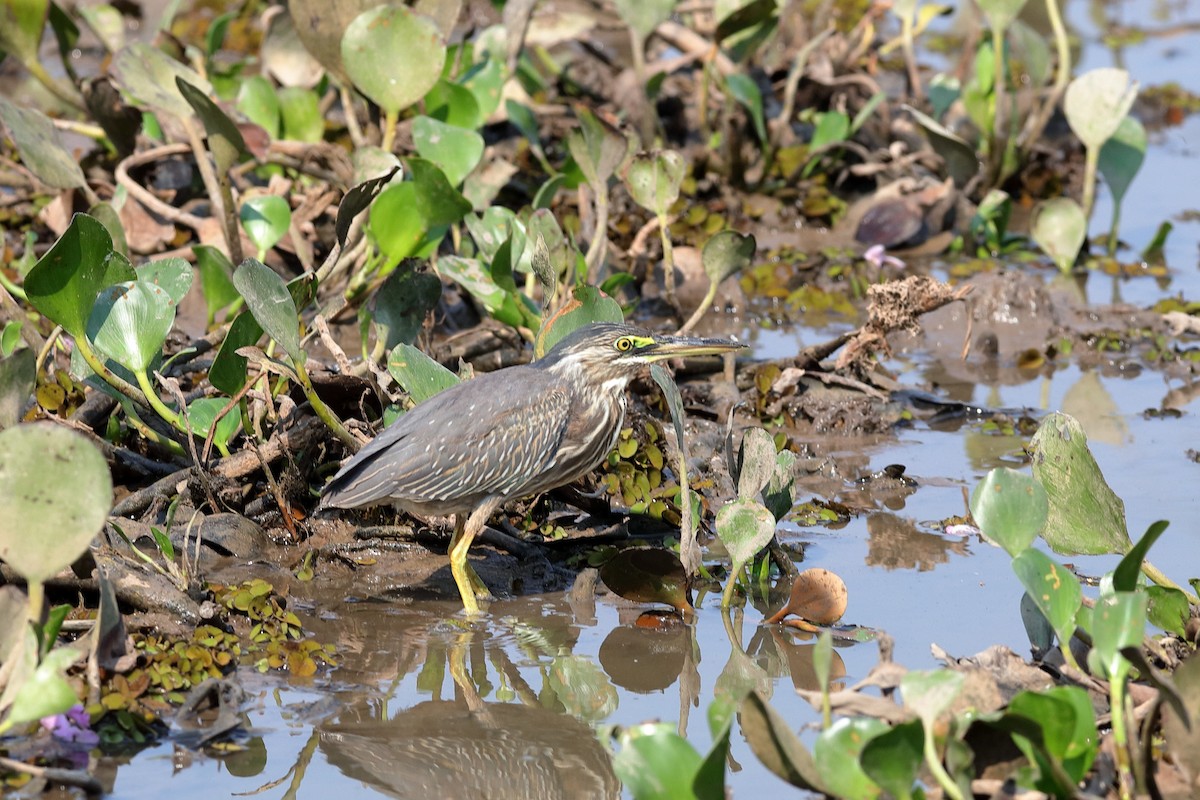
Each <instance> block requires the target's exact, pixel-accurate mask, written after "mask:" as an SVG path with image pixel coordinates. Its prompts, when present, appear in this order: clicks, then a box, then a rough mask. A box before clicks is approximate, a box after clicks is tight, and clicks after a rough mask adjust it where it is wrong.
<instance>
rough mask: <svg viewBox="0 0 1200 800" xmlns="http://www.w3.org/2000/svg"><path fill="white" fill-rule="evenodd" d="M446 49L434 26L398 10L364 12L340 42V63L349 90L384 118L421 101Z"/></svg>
mask: <svg viewBox="0 0 1200 800" xmlns="http://www.w3.org/2000/svg"><path fill="white" fill-rule="evenodd" d="M445 62H446V45H445V44H443V42H442V34H441V32H440V31H439V30H438V28H437V26H436V25H435V24H434V23H433V21H432V20H430V19H429V18H427V17H424V16H421V15H419V14H416V13H414V12H412V11H411V10H409V9H408V8H406V7H404V6H399V5H382V6H377V7H375V8H371V9H368V10H367V11H364V12H363V13H361V14H359V15H358V16H357V17H355V18H354V21H353V22H351V23H350V25H349V26H348V27H347V28H346V33H345V35H344V36H343V37H342V63H343V65H344V66H345V69H346V74H348V75H349V76H350V79H351V80H352V81H354V86H355V87H356V88H357V89H358V90H359V91H360V92H362V93H363V94H364V95H366V96H367V97H369V98H370V99H371V100H372V101H373V102H374V103H375V104H376V105H378V106H379V107H380V108H382V109H383V110H384V111H385V112H387V113H389V114H393V115H394V114H396V113H398V112H399V111H401V110H403V109H405V108H408V107H409V106H411V105H412V104H413V103H415V102H417V101H418V100H420V99H421V98H422V97H423V96H424V95H425V93H426V92H428V91H429V89H430V88H431V87H432V86H433V85H434V83H436V82H437V80H438V78H439V77H441V74H442V65H443V64H444V63H445Z"/></svg>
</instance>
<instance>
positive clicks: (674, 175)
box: [625, 150, 687, 216]
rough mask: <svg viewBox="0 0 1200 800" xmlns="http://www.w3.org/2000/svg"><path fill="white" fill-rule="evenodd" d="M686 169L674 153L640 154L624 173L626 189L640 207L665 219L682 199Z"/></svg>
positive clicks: (668, 151) (678, 156) (677, 154)
mask: <svg viewBox="0 0 1200 800" xmlns="http://www.w3.org/2000/svg"><path fill="white" fill-rule="evenodd" d="M686 168H687V165H686V164H685V163H684V161H683V156H681V155H680V154H679V153H678V152H676V151H675V150H655V151H653V152H650V153H638V154H637V155H636V156H634V157H633V160H632V161H631V162H630V164H629V169H628V170H627V171H626V173H625V185H626V186H628V187H629V194H630V196H631V197H633V200H634V202H636V203H637V204H638V205H639V206H641V207H642V208H644V209H646V210H647V211H652V212H654V213H655V214H658V215H659V216H666V214H667V212H668V211H669V210H670V208H671V206H672V205H674V203H675V201H676V200H678V199H679V187H680V185H681V184H682V183H683V174H684V171H685V170H686Z"/></svg>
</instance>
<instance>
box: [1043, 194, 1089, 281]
mask: <svg viewBox="0 0 1200 800" xmlns="http://www.w3.org/2000/svg"><path fill="white" fill-rule="evenodd" d="M1029 234H1030V236H1032V237H1033V240H1034V241H1035V242H1037V244H1038V247H1040V248H1042V250H1044V251H1045V253H1046V255H1048V256H1050V258H1051V260H1053V261H1054V264H1055V266H1057V267H1058V268H1059V269H1060V270H1062V271H1063V272H1070V271H1071V267H1072V266H1073V265H1074V264H1075V258H1076V256H1078V255H1079V248H1081V247H1083V242H1084V240H1085V239H1086V238H1087V217H1086V216H1085V215H1084V211H1083V209H1082V208H1080V206H1079V204H1078V203H1076V202H1075V201H1074V200H1072V199H1071V198H1069V197H1055V198H1053V199H1050V200H1043V201H1042V202H1040V203H1038V204H1037V205H1036V206H1034V208H1033V217H1032V220H1031V222H1030V225H1029Z"/></svg>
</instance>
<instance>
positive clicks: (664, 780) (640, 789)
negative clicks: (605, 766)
mask: <svg viewBox="0 0 1200 800" xmlns="http://www.w3.org/2000/svg"><path fill="white" fill-rule="evenodd" d="M620 741H621V749H620V751H619V752H618V753H617V754H616V756H614V757H613V771H614V772H616V773H617V777H618V778H620V779H621V782H622V783H623V784H625V788H626V789H628V790H629V791H630V792H631V793H632V794H633V796H634V797H662V798H689V797H694V794H693V792H692V781H693V780H694V779H695V777H696V773H697V772H698V771H699V769H700V765H701V764H702V763H703V759H702V758H701V756H700V754H699V753H697V752H696V748H694V747H692V745H691V743H689V742H688V740H687V739H685V738H683V737H682V736H680V735H679V734H678V733H676V731H675V726H674V725H673V724H667V723H665V722H647V723H643V724H641V725H634V726H630V727H628V728H624V729H623V730H622V731H621V737H620Z"/></svg>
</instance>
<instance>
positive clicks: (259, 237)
mask: <svg viewBox="0 0 1200 800" xmlns="http://www.w3.org/2000/svg"><path fill="white" fill-rule="evenodd" d="M239 216H240V217H241V220H242V228H243V229H244V230H245V231H246V236H248V237H249V238H250V241H251V242H253V243H254V246H255V247H256V248H258V252H259V253H266V252H267V251H268V250H270V249H271V248H272V247H274V246H275V245H277V244H279V240H280V239H282V238H283V237H284V234H286V233H287V231H288V226H289V225H291V224H292V207H291V206H290V205H288V201H287V200H285V199H284V198H282V197H280V196H279V195H277V194H259V195H255V196H254V197H251V198H248V199H247V200H246V201H245V202H244V203H242V210H241V213H240V215H239Z"/></svg>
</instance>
